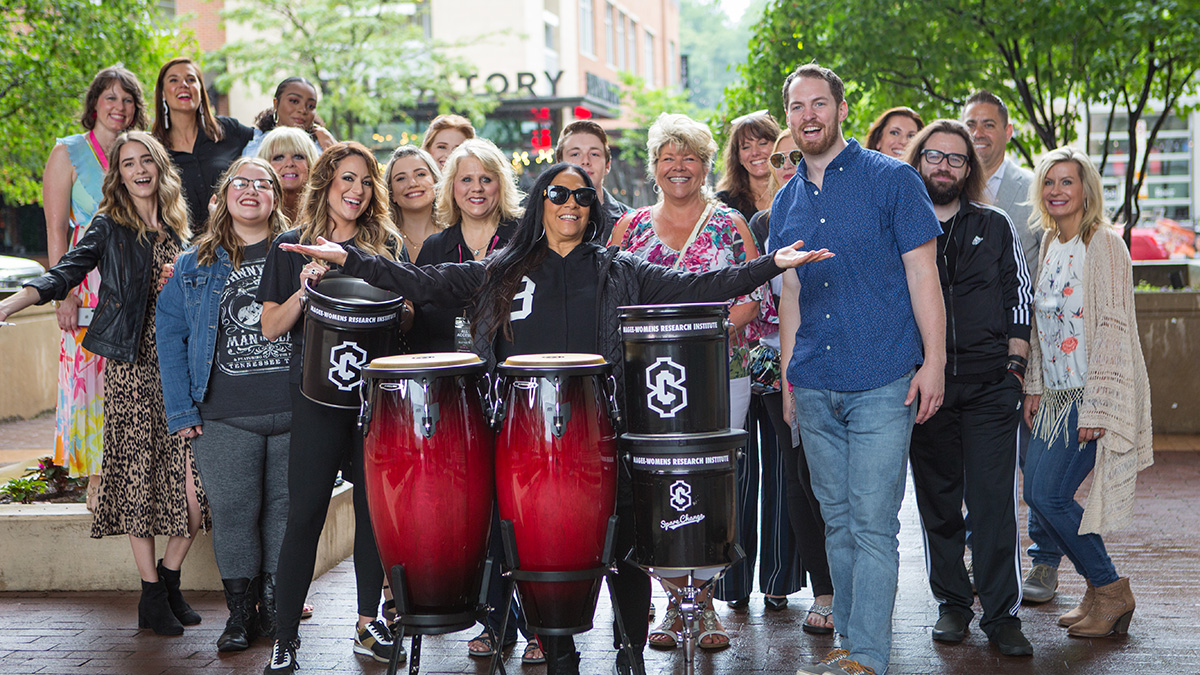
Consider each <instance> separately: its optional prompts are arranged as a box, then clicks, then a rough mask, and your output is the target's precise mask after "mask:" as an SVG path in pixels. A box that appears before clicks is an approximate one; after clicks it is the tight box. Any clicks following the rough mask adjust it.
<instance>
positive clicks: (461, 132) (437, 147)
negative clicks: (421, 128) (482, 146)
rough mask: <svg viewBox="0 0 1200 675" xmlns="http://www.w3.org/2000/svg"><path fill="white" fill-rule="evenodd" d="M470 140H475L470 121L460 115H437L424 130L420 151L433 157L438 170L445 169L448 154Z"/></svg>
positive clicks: (473, 127)
mask: <svg viewBox="0 0 1200 675" xmlns="http://www.w3.org/2000/svg"><path fill="white" fill-rule="evenodd" d="M472 138H475V126H474V125H472V124H471V120H469V119H467V118H465V117H463V116H461V115H438V116H437V117H435V118H433V121H432V122H430V123H429V128H428V129H426V130H425V138H424V139H423V140H422V141H421V149H422V150H424V151H425V152H428V153H429V154H430V155H431V156H432V157H433V159H434V161H436V162H437V165H438V168H445V166H446V160H447V159H449V158H450V153H452V152H454V150H455V149H456V148H458V146H460V145H462V144H463V142H464V141H468V140H470V139H472Z"/></svg>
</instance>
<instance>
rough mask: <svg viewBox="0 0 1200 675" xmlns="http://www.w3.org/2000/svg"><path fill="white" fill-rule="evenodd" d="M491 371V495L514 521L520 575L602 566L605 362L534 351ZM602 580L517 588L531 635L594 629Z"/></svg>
mask: <svg viewBox="0 0 1200 675" xmlns="http://www.w3.org/2000/svg"><path fill="white" fill-rule="evenodd" d="M497 370H498V372H499V374H500V376H501V378H502V381H503V387H502V393H501V396H500V403H501V410H502V414H503V421H502V425H501V428H500V432H499V434H498V436H497V438H496V498H497V501H498V503H499V508H500V517H501V518H503V519H505V520H511V521H512V523H513V530H514V533H515V535H516V543H517V553H518V555H519V558H520V560H519V563H520V569H521V570H524V571H532V572H567V571H577V570H589V569H595V568H597V567H599V566H600V565H601V563H602V557H603V553H604V539H605V534H606V532H607V527H608V519H609V517H610V516H612V514H613V512H614V511H615V508H616V497H617V443H616V434H615V432H614V431H613V425H612V420H611V418H610V416H609V410H610V408H609V399H608V395H607V393H606V391H605V386H604V383H605V381H606V380H607V378H608V372H609V366H608V364H607V363H606V362H605V360H604V358H603V357H601V356H598V355H595V354H531V355H526V356H515V357H512V358H509V359H508V360H507V361H505V362H504V364H502V365H500V366H499V367H498V368H497ZM600 581H601V580H600V579H599V578H596V579H588V580H584V581H569V582H541V581H518V582H517V591H518V593H519V594H520V598H521V605H522V607H523V609H524V610H525V618H526V622H527V623H528V625H529V627H530V629H531V630H534V631H537V630H539V629H543V630H545V629H549V630H551V631H556V632H560V633H575V632H581V631H583V630H587V629H589V628H591V625H592V615H593V614H594V612H595V607H596V598H597V595H598V594H599V592H600Z"/></svg>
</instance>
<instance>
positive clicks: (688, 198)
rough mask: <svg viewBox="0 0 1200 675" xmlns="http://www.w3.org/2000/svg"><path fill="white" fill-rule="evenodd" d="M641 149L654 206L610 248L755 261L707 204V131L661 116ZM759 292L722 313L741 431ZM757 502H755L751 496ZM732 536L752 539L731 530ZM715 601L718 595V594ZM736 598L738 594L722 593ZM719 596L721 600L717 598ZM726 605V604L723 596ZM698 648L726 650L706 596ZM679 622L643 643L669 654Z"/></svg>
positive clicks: (709, 262)
mask: <svg viewBox="0 0 1200 675" xmlns="http://www.w3.org/2000/svg"><path fill="white" fill-rule="evenodd" d="M647 147H648V150H649V154H650V166H649V167H648V168H649V172H650V175H651V176H652V177H653V178H654V184H655V190H654V191H655V192H657V193H658V196H659V200H658V203H657V204H655V205H653V206H647V207H644V208H641V209H638V210H636V211H630V212H628V213H626V214H625V215H624V216H621V219H620V220H619V221H617V224H616V225H615V226H614V227H613V233H612V240H611V243H613V244H619V245H620V247H621V248H622V249H624V250H626V251H629V252H630V253H632V254H634V255H636V256H639V257H641V258H644V259H645V260H647V261H648V262H652V263H655V264H657V265H662V266H664V267H673V268H675V269H679V270H684V271H688V272H707V271H709V270H716V269H722V268H725V267H732V266H733V265H736V264H738V263H742V262H746V261H747V260H753V259H754V258H757V257H758V249H757V248H755V246H754V238H753V236H752V235H751V234H750V228H749V227H748V226H747V225H746V220H745V219H744V218H742V216H741V215H740V214H739V213H738V212H737V211H734V210H733V209H731V208H729V207H727V206H724V205H722V204H720V203H717V202H715V201H714V200H712V199H710V198H709V196H708V195H707V192H706V189H705V184H706V181H707V179H708V172H709V171H710V170H711V169H712V160H713V156H714V155H715V154H716V152H717V144H716V142H715V141H714V140H713V137H712V133H711V132H710V131H709V130H708V127H706V126H704V125H703V124H701V123H699V122H697V121H695V120H693V119H691V118H689V117H687V116H686V115H672V114H668V113H663V114H662V115H659V117H658V120H656V121H655V123H654V125H653V126H651V127H650V133H649V139H648V142H647ZM761 299H762V289H757V290H755V291H754V292H753V293H751V294H750V295H746V296H742V297H739V298H735V299H734V300H733V301H732V306H731V307H730V309H729V320H730V321H731V322H732V323H733V327H732V328H730V331H729V408H730V411H729V412H730V415H729V421H730V424H731V425H732V426H734V427H738V428H742V429H744V428H745V426H746V412H747V411H748V409H749V407H750V372H749V365H750V346H749V341H748V340H747V339H746V335H745V328H746V325H747V324H748V323H750V320H751V319H753V318H754V317H756V316H757V315H758V303H759V301H760V300H761ZM738 469H739V471H738V472H737V473H738V474H739V475H738V478H737V479H738V485H739V490H738V493H739V496H744V494H743V493H744V492H745V489H743V488H742V485H743V484H744V483H745V471H743V470H740V469H744V467H743V466H741V464H740V463H739V466H738ZM754 501H755V503H757V501H758V500H757V496H755V500H754ZM739 535H740V538H741V537H745V536H747V535H749V536H753V535H752V533H746V532H741V531H739ZM739 543H740V544H742V548H743V549H745V550H746V551H747V552H748V553H749V555H748V556H747V558H746V559H745V560H743V561H742V562H740V563H738V565H739V566H746V567H747V569H749V570H751V571H752V570H753V569H754V560H753V558H752V557H750V556H752V555H753V554H752V553H751V552H752V551H753V550H754V548H755V547H753V546H749V545H747V543H746V542H745V541H740V542H739ZM746 576H747V577H749V574H747V575H746ZM718 594H719V595H720V594H721V593H720V590H718ZM730 595H731V596H732V598H735V599H740V598H741V597H743V595H745V593H741V592H737V593H733V594H730ZM722 597H723V598H725V596H722ZM725 599H728V598H725ZM701 624H702V630H701V633H700V639H699V644H700V646H701V647H703V648H705V649H721V648H723V647H727V646H729V634H728V633H726V632H725V629H724V628H723V627H722V626H721V622H720V620H719V619H718V618H717V615H716V612H715V611H713V609H712V598H711V597H710V598H708V600H707V605H706V609H705V610H704V612H703V614H702V616H701ZM682 626H683V624H682V620H681V619H680V616H679V613H678V611H677V610H676V607H675V603H674V602H672V603H671V607H670V608H669V609H668V610H667V612H666V614H665V615H664V618H663V623H662V625H661V626H659V627H658V628H657V629H656V630H654V631H653V632H651V633H650V645H651V646H654V647H665V648H671V647H674V646H676V644H677V643H678V641H679V638H678V633H679V631H680V630H681V629H682Z"/></svg>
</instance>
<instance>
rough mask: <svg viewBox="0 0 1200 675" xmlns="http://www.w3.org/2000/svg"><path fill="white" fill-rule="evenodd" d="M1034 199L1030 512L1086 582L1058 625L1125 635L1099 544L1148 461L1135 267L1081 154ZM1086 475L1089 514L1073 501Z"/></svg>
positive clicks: (1081, 633) (1054, 158)
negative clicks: (1036, 257)
mask: <svg viewBox="0 0 1200 675" xmlns="http://www.w3.org/2000/svg"><path fill="white" fill-rule="evenodd" d="M1032 193H1033V194H1031V199H1030V201H1032V202H1034V203H1035V204H1037V207H1038V211H1037V212H1035V214H1034V215H1035V217H1037V218H1040V220H1041V223H1042V227H1043V229H1045V230H1046V235H1045V237H1044V239H1043V241H1042V263H1041V266H1040V272H1039V274H1038V281H1037V287H1036V289H1035V292H1034V309H1035V312H1034V323H1035V327H1036V329H1037V330H1036V339H1034V340H1031V341H1030V342H1031V347H1032V350H1031V352H1032V353H1031V356H1030V363H1029V369H1028V373H1027V376H1028V381H1027V383H1026V386H1025V392H1026V394H1027V395H1026V397H1025V421H1026V423H1027V424H1029V425H1030V427H1031V429H1032V431H1033V438H1032V439H1031V440H1030V443H1029V452H1028V455H1027V456H1026V459H1025V502H1026V503H1027V504H1029V508H1030V509H1032V510H1033V511H1034V513H1036V514H1037V516H1038V518H1039V519H1040V520H1041V521H1042V523H1044V524H1045V525H1047V526H1048V534H1049V535H1050V536H1051V538H1052V539H1054V541H1055V543H1057V544H1058V546H1059V548H1060V549H1061V550H1062V551H1063V552H1065V553H1066V554H1067V557H1068V558H1070V559H1071V562H1072V563H1074V565H1075V569H1076V571H1078V572H1079V574H1080V575H1081V576H1083V577H1084V578H1085V579H1086V581H1087V590H1086V592H1085V593H1084V596H1083V600H1082V602H1080V603H1079V606H1078V607H1076V608H1075V609H1073V610H1071V611H1070V612H1067V613H1066V614H1064V615H1062V616H1061V617H1059V620H1058V623H1059V625H1060V626H1064V627H1066V628H1067V633H1068V635H1070V636H1072V637H1105V636H1108V635H1113V634H1123V633H1125V632H1126V631H1127V630H1128V628H1129V622H1130V619H1131V618H1132V617H1133V610H1134V598H1133V593H1132V592H1131V591H1130V589H1129V578H1128V577H1121V576H1119V575H1118V574H1117V570H1116V568H1115V567H1114V565H1113V562H1112V560H1111V559H1110V558H1109V556H1108V553H1107V551H1106V550H1105V548H1104V540H1103V539H1101V535H1102V534H1107V533H1109V532H1111V531H1113V530H1115V529H1118V528H1120V527H1122V526H1124V525H1127V524H1128V523H1129V521H1130V520H1131V519H1132V515H1133V488H1134V483H1135V480H1136V477H1137V472H1138V471H1140V470H1141V469H1143V468H1145V467H1146V466H1149V465H1150V463H1151V462H1152V461H1153V455H1152V452H1153V451H1152V449H1151V433H1150V385H1149V380H1148V379H1147V376H1146V362H1145V360H1144V358H1143V356H1142V349H1141V344H1140V343H1139V341H1138V331H1137V318H1136V315H1135V312H1134V304H1133V276H1132V269H1133V268H1132V263H1131V261H1130V258H1129V251H1128V249H1127V248H1126V247H1125V243H1124V242H1123V241H1122V240H1121V237H1120V235H1118V234H1117V232H1116V231H1114V229H1113V227H1112V225H1111V223H1109V221H1108V219H1107V218H1106V217H1105V216H1104V211H1103V197H1102V192H1101V186H1100V175H1099V174H1098V173H1097V171H1096V168H1095V167H1094V166H1093V165H1092V163H1091V161H1090V160H1089V159H1088V158H1087V156H1086V155H1084V154H1083V153H1081V152H1080V151H1079V150H1077V149H1074V148H1059V149H1058V150H1054V151H1052V152H1050V153H1048V154H1047V155H1046V156H1045V157H1044V158H1043V159H1042V161H1041V163H1040V164H1039V165H1038V172H1037V180H1036V181H1035V182H1034V184H1033V188H1032ZM1089 474H1092V476H1093V478H1092V486H1091V490H1090V492H1089V494H1088V500H1087V508H1086V509H1085V508H1084V507H1082V506H1080V505H1079V504H1078V503H1077V502H1076V501H1075V491H1076V490H1077V489H1078V488H1079V486H1080V484H1082V483H1083V481H1084V479H1085V478H1087V476H1088V475H1089Z"/></svg>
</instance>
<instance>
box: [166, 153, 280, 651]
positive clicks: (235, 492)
mask: <svg viewBox="0 0 1200 675" xmlns="http://www.w3.org/2000/svg"><path fill="white" fill-rule="evenodd" d="M282 203H283V194H282V189H281V187H280V185H279V181H278V180H277V177H276V175H275V172H274V171H273V170H272V169H271V165H270V164H268V163H267V162H266V161H265V160H262V159H258V158H250V157H242V158H239V159H236V160H234V161H233V163H232V164H230V166H229V171H228V172H227V173H226V174H225V176H224V177H223V179H222V180H221V182H220V183H219V184H218V187H217V200H216V206H215V208H214V209H213V213H212V216H210V217H209V221H208V223H209V227H208V229H207V230H206V231H205V232H204V234H203V235H201V236H200V237H199V238H198V239H197V240H196V245H195V246H194V247H192V248H191V249H188V251H186V252H185V253H184V254H183V255H181V256H179V259H178V260H177V261H176V262H175V274H174V276H172V277H171V280H170V281H169V282H168V283H167V285H166V288H164V289H163V292H162V296H161V297H160V298H159V301H158V313H157V315H156V317H155V321H156V326H157V329H158V362H159V364H160V365H161V368H162V386H163V400H164V404H165V406H166V414H167V429H168V431H170V432H171V433H173V434H176V435H179V436H182V437H184V438H191V439H192V452H193V453H194V454H195V456H196V467H197V468H198V469H199V471H200V480H201V481H202V482H203V484H204V488H205V493H206V494H207V495H208V503H209V507H210V508H211V509H212V518H213V551H214V553H215V554H216V558H217V568H218V569H219V570H220V571H221V581H222V583H223V584H224V585H225V604H226V605H227V606H228V608H229V618H228V619H227V620H226V622H225V630H224V632H222V633H221V636H220V637H219V638H217V651H222V652H232V651H242V650H244V649H246V648H247V647H249V646H250V641H251V640H253V639H254V637H255V636H256V635H257V634H259V632H260V631H261V632H262V633H263V634H265V635H273V634H274V632H275V594H274V585H275V584H274V581H273V578H274V575H275V568H276V565H277V563H278V562H279V546H280V544H281V543H282V541H283V530H284V527H285V526H286V524H287V508H288V493H287V462H288V443H289V440H290V433H289V432H290V430H291V423H292V413H291V410H292V406H291V401H289V400H288V388H287V377H288V361H289V359H290V357H291V353H292V343H291V341H290V340H289V339H288V337H287V336H286V335H285V336H283V339H282V340H278V341H276V342H273V343H272V342H269V341H268V340H267V339H266V338H264V337H263V335H262V329H261V326H260V321H259V319H260V317H261V316H262V305H260V304H259V303H258V302H256V301H255V299H254V295H255V293H256V292H257V291H258V285H259V282H260V281H261V280H262V271H263V265H264V263H265V262H266V259H267V248H268V247H269V246H270V244H271V240H272V239H274V238H275V237H276V236H277V235H279V234H280V233H281V232H283V231H284V230H286V229H287V227H288V221H287V218H285V217H284V215H283V211H282V210H281V207H282ZM260 581H261V582H262V583H261V584H260ZM260 587H261V588H262V589H263V590H265V591H267V592H266V593H262V594H261V595H262V597H261V599H260V593H259V588H260Z"/></svg>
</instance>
